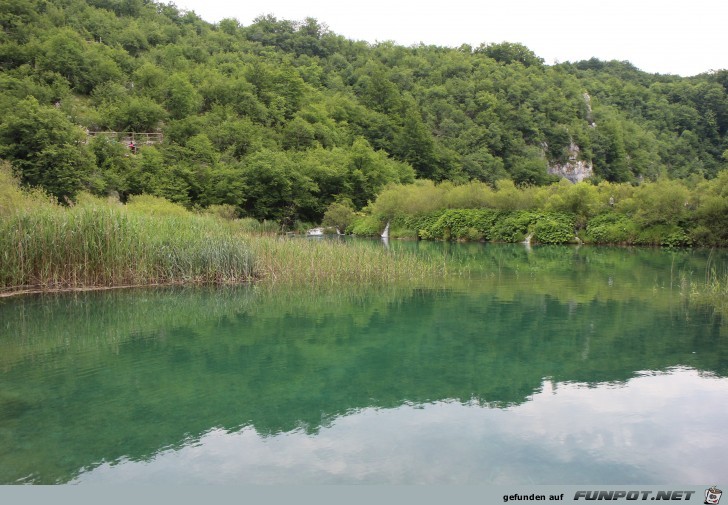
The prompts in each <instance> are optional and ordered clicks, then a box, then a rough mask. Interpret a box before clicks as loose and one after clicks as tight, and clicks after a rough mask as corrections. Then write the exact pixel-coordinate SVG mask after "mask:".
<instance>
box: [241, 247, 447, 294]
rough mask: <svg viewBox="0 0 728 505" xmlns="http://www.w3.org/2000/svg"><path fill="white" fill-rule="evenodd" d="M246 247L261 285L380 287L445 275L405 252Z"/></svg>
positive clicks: (440, 266)
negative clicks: (360, 285)
mask: <svg viewBox="0 0 728 505" xmlns="http://www.w3.org/2000/svg"><path fill="white" fill-rule="evenodd" d="M250 245H251V248H252V251H253V255H254V257H255V271H256V273H257V274H258V276H259V278H260V280H261V281H262V282H263V283H264V284H284V285H309V286H314V285H315V286H327V285H328V286H337V285H345V284H367V285H383V284H388V283H393V282H400V281H418V280H426V279H437V278H442V277H444V276H445V275H447V269H446V268H445V266H444V265H443V264H442V263H433V262H428V261H425V260H423V259H422V258H419V257H417V256H416V255H415V254H414V253H412V252H409V251H398V250H388V249H385V248H383V247H382V246H381V244H380V243H379V242H372V243H367V242H348V241H344V242H340V241H333V240H307V239H303V238H296V237H293V238H288V237H270V236H267V237H265V236H264V237H258V238H256V239H255V240H252V241H251V242H250Z"/></svg>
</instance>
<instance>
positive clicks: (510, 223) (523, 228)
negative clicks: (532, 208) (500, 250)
mask: <svg viewBox="0 0 728 505" xmlns="http://www.w3.org/2000/svg"><path fill="white" fill-rule="evenodd" d="M536 218H537V214H535V213H533V212H528V211H516V212H513V213H511V214H510V215H508V216H507V217H506V218H505V219H501V220H499V221H498V222H496V223H495V225H494V226H493V228H492V231H491V240H493V241H495V242H522V241H523V240H524V239H525V238H526V235H527V234H528V228H529V226H531V223H532V222H534V221H535V220H536Z"/></svg>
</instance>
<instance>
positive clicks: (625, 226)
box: [586, 212, 638, 244]
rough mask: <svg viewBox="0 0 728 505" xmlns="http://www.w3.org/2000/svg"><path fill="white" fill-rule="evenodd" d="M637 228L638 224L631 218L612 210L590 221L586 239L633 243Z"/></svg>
mask: <svg viewBox="0 0 728 505" xmlns="http://www.w3.org/2000/svg"><path fill="white" fill-rule="evenodd" d="M637 230H638V228H637V225H636V224H635V223H634V221H632V220H631V219H630V218H628V217H627V216H625V215H623V214H617V213H612V212H610V213H606V214H601V215H599V216H596V217H595V218H593V219H591V220H590V221H589V224H588V225H587V229H586V239H587V241H589V242H592V243H595V244H633V243H635V241H636V239H637Z"/></svg>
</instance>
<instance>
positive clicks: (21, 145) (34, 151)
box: [0, 98, 93, 200]
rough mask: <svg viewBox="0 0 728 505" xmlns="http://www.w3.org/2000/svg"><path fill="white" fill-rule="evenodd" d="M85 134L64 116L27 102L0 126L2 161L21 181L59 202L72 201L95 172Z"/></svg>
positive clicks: (8, 115) (53, 109)
mask: <svg viewBox="0 0 728 505" xmlns="http://www.w3.org/2000/svg"><path fill="white" fill-rule="evenodd" d="M82 139H83V132H82V131H81V129H80V128H78V127H77V126H75V125H74V124H73V123H71V122H70V121H69V120H68V119H67V118H66V117H65V116H64V114H63V113H62V112H60V111H59V110H57V109H55V108H53V107H46V106H42V105H40V104H39V103H38V101H37V100H36V99H35V98H28V99H25V100H23V101H21V102H19V103H18V104H17V106H16V107H15V109H14V110H13V111H10V112H8V114H7V115H6V117H5V118H4V121H3V123H2V125H0V157H3V158H5V159H6V160H9V161H10V162H11V163H12V165H13V167H14V169H15V171H16V173H17V174H18V175H19V177H20V180H21V182H22V183H23V184H25V185H27V186H37V187H41V188H43V189H44V190H46V191H47V192H48V193H50V194H51V195H53V196H55V197H56V198H58V199H60V200H63V199H66V198H73V197H74V195H75V194H76V193H77V192H78V191H79V190H80V189H81V188H82V186H83V182H84V180H85V179H86V176H87V175H88V174H89V173H90V171H91V169H92V166H93V165H92V163H93V161H92V158H91V156H90V155H89V153H88V151H87V150H86V149H85V148H84V147H82V146H80V145H79V144H80V143H81V141H82Z"/></svg>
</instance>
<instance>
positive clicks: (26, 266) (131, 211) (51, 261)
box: [0, 198, 253, 291]
mask: <svg viewBox="0 0 728 505" xmlns="http://www.w3.org/2000/svg"><path fill="white" fill-rule="evenodd" d="M157 200H158V201H154V200H149V199H148V198H147V199H146V200H145V202H146V205H147V206H151V207H153V208H154V209H156V211H154V212H151V213H150V212H149V209H148V208H147V209H144V208H143V207H144V205H141V204H139V203H137V205H136V206H135V205H134V204H133V203H132V205H130V206H129V207H128V208H127V207H124V206H122V205H120V204H111V203H107V202H104V201H101V200H94V199H92V198H89V199H87V201H84V202H83V203H82V204H79V205H75V206H73V207H61V206H48V207H32V206H31V207H30V208H19V209H16V211H15V212H12V213H10V214H9V215H6V216H2V218H1V219H0V251H1V252H0V255H1V256H0V259H1V260H2V261H1V262H0V289H2V290H4V291H13V290H25V289H31V290H32V289H64V288H89V287H112V286H126V285H144V284H168V283H183V282H195V283H226V282H240V281H245V280H250V279H251V278H252V277H253V259H252V257H251V254H250V249H249V247H248V245H247V243H246V241H245V240H242V239H241V236H240V235H239V234H238V233H236V232H235V229H234V227H232V226H230V225H226V224H225V223H224V222H223V221H222V220H220V219H217V218H214V217H212V216H196V215H194V214H192V213H189V212H187V211H186V210H185V209H183V208H181V207H180V208H177V209H174V208H173V207H172V206H174V204H171V203H169V202H166V201H164V200H162V199H157ZM160 209H163V210H164V211H160Z"/></svg>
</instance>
